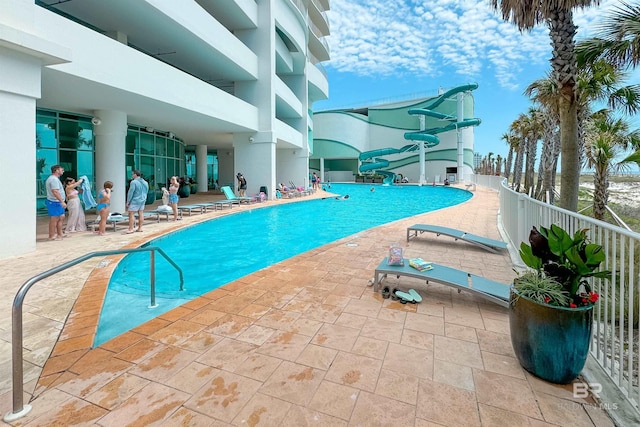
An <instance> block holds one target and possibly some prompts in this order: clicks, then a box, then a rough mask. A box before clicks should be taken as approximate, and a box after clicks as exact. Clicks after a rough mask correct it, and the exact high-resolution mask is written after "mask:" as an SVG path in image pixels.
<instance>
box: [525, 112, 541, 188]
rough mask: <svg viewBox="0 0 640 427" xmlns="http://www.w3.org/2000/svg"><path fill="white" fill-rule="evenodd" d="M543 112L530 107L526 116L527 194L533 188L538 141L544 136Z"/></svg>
mask: <svg viewBox="0 0 640 427" xmlns="http://www.w3.org/2000/svg"><path fill="white" fill-rule="evenodd" d="M542 124H543V123H542V114H541V113H540V111H539V110H538V109H537V108H534V107H531V108H529V113H528V114H527V115H526V116H525V126H526V129H525V132H526V135H525V141H526V147H525V152H526V155H527V161H526V165H525V172H524V188H525V191H526V192H527V194H530V193H531V189H532V188H533V178H534V172H535V171H534V168H535V164H536V152H537V151H538V141H539V140H540V138H541V137H542Z"/></svg>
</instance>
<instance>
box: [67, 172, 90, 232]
mask: <svg viewBox="0 0 640 427" xmlns="http://www.w3.org/2000/svg"><path fill="white" fill-rule="evenodd" d="M81 184H82V178H80V179H79V180H77V181H76V180H75V179H73V178H67V179H66V180H65V185H64V192H65V194H66V196H67V209H68V210H69V219H68V220H67V229H66V231H65V232H66V233H75V232H76V231H87V223H86V220H85V217H84V211H83V210H82V204H81V203H80V197H79V196H78V194H79V191H78V186H79V185H81Z"/></svg>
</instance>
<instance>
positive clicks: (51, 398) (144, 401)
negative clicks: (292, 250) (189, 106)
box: [0, 187, 613, 427]
mask: <svg viewBox="0 0 640 427" xmlns="http://www.w3.org/2000/svg"><path fill="white" fill-rule="evenodd" d="M324 196H326V194H324V193H323V192H318V193H316V194H314V195H312V196H307V197H306V198H297V199H287V200H279V201H271V202H268V203H265V204H262V206H267V205H271V204H275V203H288V202H296V201H300V200H308V199H309V198H315V197H324ZM216 198H217V199H220V198H223V197H222V196H221V195H213V194H201V193H199V194H196V195H192V196H191V197H190V198H189V199H185V200H181V202H182V203H183V204H192V203H196V202H199V201H200V202H201V201H211V200H213V199H216ZM260 206H261V205H260V204H258V205H252V206H244V205H243V206H242V207H241V209H252V208H255V207H260ZM237 209H238V208H234V209H233V210H231V211H230V210H229V209H225V210H224V211H217V212H215V213H213V212H210V213H207V214H201V215H196V214H194V215H192V216H184V217H183V218H184V219H183V221H179V222H177V223H174V222H168V223H167V222H164V221H162V222H161V223H160V224H156V223H151V222H148V223H147V224H146V225H145V227H144V230H145V231H144V232H143V233H133V234H130V235H126V234H122V231H123V230H126V226H125V227H120V228H119V229H118V231H116V232H113V231H108V232H107V235H106V236H104V237H99V236H96V235H94V234H92V233H76V234H74V235H73V236H72V237H70V238H67V239H63V240H62V241H52V242H50V241H47V240H46V237H47V236H46V221H47V218H41V219H39V220H38V242H37V248H36V251H35V252H34V253H31V254H27V255H24V256H20V257H14V258H11V259H8V260H1V261H0V268H1V269H2V271H3V274H4V280H3V286H2V287H1V289H0V293H1V294H0V295H1V296H2V298H1V300H0V304H2V305H1V306H0V374H1V375H0V392H1V394H0V396H1V399H0V411H1V412H2V414H6V413H7V412H9V411H10V410H11V359H10V357H11V347H10V341H11V304H12V301H13V298H14V296H15V293H16V291H17V290H18V288H19V287H20V286H21V285H22V284H23V283H24V282H25V281H26V280H27V279H29V278H30V277H32V276H34V275H35V274H38V273H40V272H43V271H45V270H47V269H49V268H52V267H54V266H57V265H59V264H61V263H63V262H66V261H69V260H72V259H75V258H77V257H79V256H81V255H84V254H86V253H87V252H92V251H96V250H108V249H116V248H121V247H136V246H139V245H140V244H141V243H143V242H145V241H147V240H149V239H151V238H153V237H156V236H158V235H161V234H164V233H166V232H168V231H171V230H173V229H175V228H179V227H183V226H185V225H189V224H193V223H196V222H200V221H203V220H207V219H209V218H211V217H212V216H214V215H222V214H227V213H229V212H237V211H238V210H237ZM497 214H498V197H497V193H495V192H493V191H490V190H487V189H484V188H481V187H478V188H477V191H476V192H474V197H473V198H472V199H471V200H469V201H467V202H465V203H463V204H461V205H458V206H455V207H451V208H446V209H441V210H439V211H436V212H431V213H427V214H421V215H418V216H414V217H411V218H408V219H403V220H400V221H395V222H393V223H390V224H386V225H383V226H380V227H376V228H374V229H371V230H367V231H364V232H361V233H358V234H356V235H352V236H349V237H347V238H344V239H341V240H339V241H337V242H334V243H332V244H329V245H325V246H322V247H320V248H317V249H315V250H313V251H310V252H307V253H304V254H302V255H299V256H297V257H294V258H291V259H289V260H286V261H283V262H281V263H278V264H275V265H273V266H271V267H269V268H266V269H263V270H260V271H258V272H256V273H254V274H251V275H249V276H246V277H244V278H241V279H239V280H237V281H235V282H232V283H230V284H228V285H226V286H224V287H222V288H220V289H218V290H215V291H212V292H210V293H209V294H206V295H204V296H202V297H200V298H197V299H194V300H193V301H191V302H189V303H187V304H184V305H183V306H180V307H177V308H175V309H173V310H171V311H169V312H167V313H165V314H161V315H159V316H158V317H157V318H155V319H153V320H151V321H149V322H147V323H145V324H143V325H141V326H139V327H137V328H135V329H133V330H132V331H129V332H127V333H125V334H123V335H121V336H119V337H116V338H114V339H113V340H110V341H108V342H106V343H104V344H103V345H102V346H100V347H97V348H94V349H90V345H91V342H92V340H93V334H94V332H95V324H96V322H97V315H98V313H99V310H100V307H101V304H102V298H103V296H104V289H105V288H106V285H107V283H108V278H109V277H110V274H111V271H112V270H113V268H114V266H115V262H111V261H110V260H111V257H110V258H109V259H98V258H96V259H94V260H89V261H85V262H84V263H82V264H80V265H78V266H76V267H73V268H71V269H70V270H67V271H65V272H64V273H60V274H58V275H56V276H52V277H51V278H48V279H45V280H43V281H42V282H40V283H38V284H36V285H35V286H34V287H33V289H32V290H31V291H30V292H29V294H28V296H27V298H26V300H25V306H24V347H25V349H24V356H25V365H24V366H25V367H24V370H25V403H27V402H29V401H30V400H32V396H35V398H34V400H33V401H32V402H31V404H32V406H33V410H32V411H31V412H30V413H29V414H28V415H27V416H26V417H24V418H21V419H19V420H17V421H15V422H14V423H12V425H20V426H22V425H29V426H32V425H33V426H36V425H43V426H44V425H72V424H75V425H99V426H122V425H131V426H146V425H160V424H162V425H176V426H178V425H190V426H199V425H203V426H204V425H211V426H225V425H250V426H262V425H290V426H304V425H336V426H340V425H344V426H346V425H354V426H355V425H366V426H373V425H390V426H391V425H393V426H405V425H406V426H416V427H417V426H435V425H451V426H460V425H464V426H473V425H477V426H480V425H482V426H491V425H510V426H519V425H522V426H544V425H567V424H571V425H585V426H593V425H597V426H607V425H613V424H612V423H611V421H610V420H609V418H608V417H607V415H606V414H605V413H604V412H603V411H602V410H600V409H599V408H598V407H597V406H596V405H595V404H594V402H593V401H592V400H584V399H577V398H574V397H573V393H572V386H571V385H568V386H559V385H553V384H549V383H547V382H544V381H542V380H539V379H537V378H535V377H533V376H531V375H530V374H528V373H527V372H525V371H524V370H523V369H522V368H521V367H520V366H519V364H518V362H517V360H516V359H515V357H514V354H513V350H512V348H511V342H510V337H509V323H508V316H507V311H506V309H503V308H500V307H498V306H496V305H491V304H488V303H485V302H482V301H481V300H479V299H476V298H474V297H473V296H472V295H470V294H468V293H464V292H463V293H457V292H455V291H454V290H453V289H451V288H448V287H445V286H440V285H437V284H428V285H426V284H424V282H421V281H418V280H416V279H410V278H405V277H401V278H400V279H396V278H389V279H388V281H389V283H390V284H391V285H395V284H398V285H399V286H401V287H404V288H409V287H413V288H415V289H417V290H418V291H419V292H420V293H421V295H422V296H423V302H422V303H420V304H417V305H411V304H407V305H402V304H400V303H398V302H395V301H392V300H390V299H387V300H385V299H382V297H381V296H380V294H379V293H374V292H373V289H372V287H370V286H368V285H369V281H370V280H371V279H372V277H373V270H374V269H375V267H376V266H377V265H378V264H379V263H380V261H381V259H382V258H383V257H384V256H386V255H387V250H388V245H389V244H390V243H392V242H398V243H400V244H401V246H403V247H404V248H405V257H417V256H420V257H422V258H423V259H427V260H430V261H433V262H437V263H440V264H444V265H447V266H451V267H454V268H459V269H463V270H466V271H469V272H471V273H475V274H478V275H481V276H485V277H487V278H490V279H493V280H496V281H500V282H504V283H509V282H510V281H511V280H512V279H513V277H514V275H515V273H514V272H513V270H512V268H513V265H512V263H511V259H510V257H509V254H508V253H507V252H504V253H500V254H493V253H489V252H487V251H484V250H482V249H480V248H478V247H475V246H473V245H469V244H466V243H464V242H459V241H453V240H452V239H450V238H446V237H436V236H435V235H423V236H422V237H421V238H420V239H414V240H412V241H410V242H408V243H407V242H405V236H406V228H407V227H408V226H411V225H413V224H415V223H429V224H436V225H442V226H447V227H452V228H458V229H463V230H465V231H468V232H471V233H474V234H478V235H482V236H486V237H490V238H496V239H499V238H500V234H499V232H498V228H497V221H496V217H497ZM310 232H313V230H310ZM116 258H117V257H113V259H116ZM1 423H2V422H1V421H0V425H2V424H1Z"/></svg>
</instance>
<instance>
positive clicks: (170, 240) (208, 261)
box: [94, 184, 472, 346]
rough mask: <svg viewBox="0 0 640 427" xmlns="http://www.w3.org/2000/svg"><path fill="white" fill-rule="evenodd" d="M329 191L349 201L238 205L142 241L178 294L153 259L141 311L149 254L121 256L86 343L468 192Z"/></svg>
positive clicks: (338, 187)
mask: <svg viewBox="0 0 640 427" xmlns="http://www.w3.org/2000/svg"><path fill="white" fill-rule="evenodd" d="M371 188H374V190H375V191H373V192H372V191H370V190H371ZM330 191H331V192H333V193H337V194H342V195H345V194H348V195H349V198H348V199H346V200H336V199H335V198H326V199H314V200H307V201H304V202H298V203H287V204H280V205H278V204H274V205H273V206H269V207H264V208H260V209H251V210H243V211H242V212H238V213H236V214H233V215H226V216H223V217H219V218H213V219H211V220H209V221H206V222H203V223H200V224H197V225H194V226H191V227H187V228H184V229H182V230H179V231H176V232H174V233H171V234H169V235H167V236H164V237H161V238H158V239H155V240H153V241H152V242H150V243H149V244H150V245H153V246H159V247H161V248H162V249H163V250H164V251H165V252H166V253H167V255H169V257H170V258H171V259H173V260H174V261H175V262H176V263H177V264H178V265H179V266H180V267H181V268H182V270H183V272H184V283H185V290H184V291H182V292H180V291H179V276H178V273H177V271H176V270H175V269H174V268H173V267H172V266H170V265H169V263H167V262H166V261H165V260H164V258H162V257H161V256H156V261H155V264H156V303H157V304H158V307H157V308H155V309H149V308H148V305H149V302H150V298H149V282H150V276H149V269H150V265H149V262H150V257H149V254H148V253H136V254H131V255H128V256H127V257H125V258H124V259H123V260H122V261H121V262H120V264H119V265H118V267H117V268H116V270H115V272H114V274H113V275H112V277H111V281H110V283H109V288H108V290H107V295H106V297H105V302H104V306H103V309H102V312H101V314H100V321H99V325H98V332H97V334H96V338H95V342H94V345H96V346H97V345H100V344H101V343H103V342H105V341H107V340H109V339H111V338H113V337H115V336H117V335H120V334H121V333H123V332H126V331H128V330H129V329H131V328H134V327H136V326H138V325H140V324H142V323H144V322H146V321H147V320H150V319H152V318H154V317H157V316H159V315H160V314H162V313H164V312H166V311H168V310H170V309H172V308H174V307H177V306H179V305H181V304H184V303H185V302H187V301H189V300H191V299H193V298H195V297H196V296H199V295H202V294H204V293H207V292H209V291H211V290H213V289H216V288H219V287H220V286H223V285H225V284H227V283H229V282H232V281H234V280H236V279H238V278H240V277H243V276H246V275H248V274H251V273H253V272H255V271H257V270H260V269H262V268H265V267H268V266H270V265H273V264H275V263H277V262H280V261H282V260H285V259H288V258H291V257H293V256H295V255H298V254H301V253H303V252H306V251H308V250H311V249H314V248H316V247H318V246H322V245H325V244H327V243H330V242H333V241H336V240H338V239H341V238H343V237H346V236H349V235H352V234H355V233H358V232H360V231H363V230H366V229H369V228H372V227H376V226H378V225H382V224H386V223H388V222H392V221H395V220H398V219H402V218H407V217H410V216H413V215H418V214H421V213H425V212H430V211H433V210H436V209H441V208H444V207H448V206H453V205H456V204H459V203H462V202H464V201H466V200H468V199H469V198H471V196H472V195H471V193H469V192H468V191H464V190H460V189H457V188H451V187H429V186H425V187H418V186H389V187H385V186H382V185H374V186H372V185H363V184H332V186H331V189H330ZM399 237H402V236H399ZM388 243H390V242H381V244H382V245H386V244H388Z"/></svg>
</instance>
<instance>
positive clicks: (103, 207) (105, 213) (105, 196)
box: [96, 181, 113, 236]
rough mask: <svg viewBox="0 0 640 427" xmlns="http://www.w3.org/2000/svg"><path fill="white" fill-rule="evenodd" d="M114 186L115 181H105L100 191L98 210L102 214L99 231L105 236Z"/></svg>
mask: <svg viewBox="0 0 640 427" xmlns="http://www.w3.org/2000/svg"><path fill="white" fill-rule="evenodd" d="M112 188H113V182H111V181H105V183H104V186H103V187H102V190H100V192H99V193H98V206H96V211H97V212H98V215H99V216H100V225H99V227H98V232H97V234H99V235H100V236H104V233H105V231H106V229H107V218H108V217H109V205H111V189H112Z"/></svg>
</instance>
